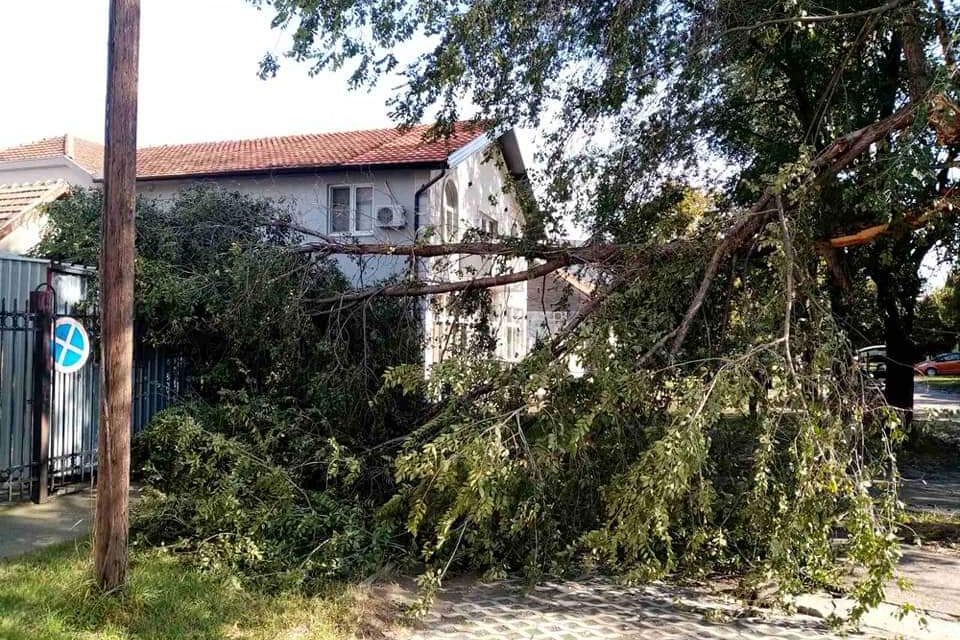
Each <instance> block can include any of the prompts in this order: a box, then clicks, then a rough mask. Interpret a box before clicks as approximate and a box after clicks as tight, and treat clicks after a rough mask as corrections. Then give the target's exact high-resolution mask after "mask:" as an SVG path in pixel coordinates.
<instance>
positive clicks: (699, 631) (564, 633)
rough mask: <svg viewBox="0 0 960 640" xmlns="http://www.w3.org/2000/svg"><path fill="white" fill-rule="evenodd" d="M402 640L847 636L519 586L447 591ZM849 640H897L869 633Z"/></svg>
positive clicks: (628, 598)
mask: <svg viewBox="0 0 960 640" xmlns="http://www.w3.org/2000/svg"><path fill="white" fill-rule="evenodd" d="M393 637H394V638H396V639H398V640H400V639H403V640H454V639H459V640H640V639H643V640H760V639H762V638H780V639H781V640H828V639H830V640H832V639H835V638H836V639H839V638H841V637H842V636H841V635H839V634H836V633H833V632H831V631H830V629H829V628H828V627H827V626H826V625H825V624H824V622H823V621H822V620H819V619H817V618H814V617H810V616H803V615H795V616H786V615H772V614H771V615H767V614H761V613H759V612H757V611H754V610H749V611H745V610H744V609H743V608H742V607H740V606H737V605H735V604H732V603H729V602H727V601H724V600H721V599H720V598H718V597H715V596H710V595H707V594H704V593H699V592H695V591H692V590H685V589H678V588H676V587H667V586H663V585H644V586H640V587H624V586H620V585H617V584H614V583H611V582H608V581H605V580H599V579H594V580H589V581H578V582H547V583H544V584H542V585H539V586H537V587H536V588H535V589H534V590H533V591H531V592H529V593H524V592H523V590H522V589H521V588H520V587H519V585H517V584H515V583H509V582H506V583H495V584H480V583H477V584H473V585H468V586H463V587H451V588H446V589H443V590H442V593H441V597H440V600H439V602H438V603H437V605H436V606H434V608H433V610H432V612H431V613H430V614H429V616H428V617H427V619H426V620H424V621H423V623H422V624H421V625H419V626H418V628H415V629H410V630H403V631H397V632H394V635H393ZM846 637H847V638H892V637H893V636H892V635H886V634H884V632H881V631H871V630H866V631H865V632H863V633H859V634H848V635H847V636H846Z"/></svg>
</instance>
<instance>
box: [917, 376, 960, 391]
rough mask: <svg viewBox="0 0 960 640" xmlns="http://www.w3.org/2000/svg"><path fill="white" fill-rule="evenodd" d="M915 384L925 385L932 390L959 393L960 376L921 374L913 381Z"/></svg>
mask: <svg viewBox="0 0 960 640" xmlns="http://www.w3.org/2000/svg"><path fill="white" fill-rule="evenodd" d="M914 382H915V384H916V385H917V386H919V385H926V386H927V387H929V388H930V389H932V390H934V391H938V390H940V391H953V392H956V393H960V376H923V377H919V378H916V380H915V381H914Z"/></svg>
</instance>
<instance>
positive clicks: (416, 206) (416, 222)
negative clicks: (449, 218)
mask: <svg viewBox="0 0 960 640" xmlns="http://www.w3.org/2000/svg"><path fill="white" fill-rule="evenodd" d="M445 175H447V167H444V168H443V169H441V170H440V173H438V174H437V175H436V176H434V177H433V178H431V179H430V180H428V181H426V182H425V183H423V186H421V187H420V188H419V189H417V191H416V193H414V194H413V243H414V244H416V243H417V240H418V239H419V238H418V234H419V231H420V196H422V195H423V193H424V191H426V190H427V189H429V188H430V187H432V186H433V185H435V184H437V183H438V182H439V181H440V180H442V179H443V176H445ZM413 272H414V273H415V274H416V277H417V278H419V277H420V275H421V273H420V258H414V263H413ZM418 304H420V305H422V307H421V309H420V313H421V316H420V317H421V318H424V319H425V318H426V311H427V307H426V300H423V299H421V300H419V302H418ZM421 330H422V331H423V336H422V337H423V338H424V342H423V344H424V350H423V354H422V357H423V360H422V361H421V364H423V365H424V373H426V358H427V349H426V344H427V343H426V336H427V335H429V334H428V333H427V327H426V322H425V321H424V322H423V326H421Z"/></svg>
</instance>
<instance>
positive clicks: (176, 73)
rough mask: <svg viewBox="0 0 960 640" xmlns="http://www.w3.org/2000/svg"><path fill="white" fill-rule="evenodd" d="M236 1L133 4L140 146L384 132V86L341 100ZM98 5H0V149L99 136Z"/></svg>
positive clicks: (45, 1)
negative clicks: (267, 56) (280, 56)
mask: <svg viewBox="0 0 960 640" xmlns="http://www.w3.org/2000/svg"><path fill="white" fill-rule="evenodd" d="M270 18H271V14H270V13H269V12H268V11H259V10H257V9H256V8H255V7H253V6H251V5H250V4H249V3H247V2H245V0H142V9H141V43H140V44H141V48H140V95H139V116H138V138H139V143H140V144H141V145H154V144H164V143H179V142H195V141H205V140H224V139H235V138H253V137H260V136H271V135H283V134H290V133H308V132H323V131H337V130H349V129H366V128H375V127H384V126H391V122H390V119H389V117H388V115H387V113H388V109H387V107H386V106H385V102H386V100H387V98H388V97H389V96H390V94H391V85H392V86H396V85H397V84H399V80H397V81H396V82H393V81H391V80H390V79H388V80H387V81H386V82H385V83H383V84H382V85H381V86H380V87H378V88H377V89H376V90H375V91H374V92H373V93H366V92H349V91H348V90H347V86H346V76H347V72H346V71H344V72H341V73H324V74H321V75H320V76H317V77H310V76H309V75H308V74H307V67H306V65H297V64H295V63H293V62H292V61H289V60H283V61H282V64H283V67H282V68H281V71H280V74H279V75H278V76H277V77H276V78H274V79H270V80H260V79H259V78H258V77H257V69H258V62H259V61H260V58H261V57H262V56H263V54H264V53H265V52H267V51H273V52H276V53H282V52H283V50H284V45H285V44H286V42H287V40H286V39H285V38H284V36H283V34H282V33H279V32H277V31H276V30H272V29H271V28H270ZM106 43H107V0H0V60H2V61H3V62H2V64H0V68H2V69H3V73H2V87H3V90H2V93H3V96H2V98H0V123H3V126H2V128H0V147H6V146H10V145H13V144H19V143H24V142H29V141H32V140H36V139H40V138H44V137H50V136H56V135H62V134H64V133H68V132H69V133H72V134H74V135H77V136H79V137H83V138H88V139H91V140H96V141H101V140H102V139H103V110H104V93H105V87H106V66H107V58H106V54H107V46H106Z"/></svg>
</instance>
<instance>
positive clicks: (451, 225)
mask: <svg viewBox="0 0 960 640" xmlns="http://www.w3.org/2000/svg"><path fill="white" fill-rule="evenodd" d="M459 220H460V207H459V203H458V201H457V185H456V184H454V182H453V180H447V182H446V184H445V185H444V186H443V206H442V207H441V210H440V239H441V240H442V241H443V242H456V240H457V226H458V225H459Z"/></svg>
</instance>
